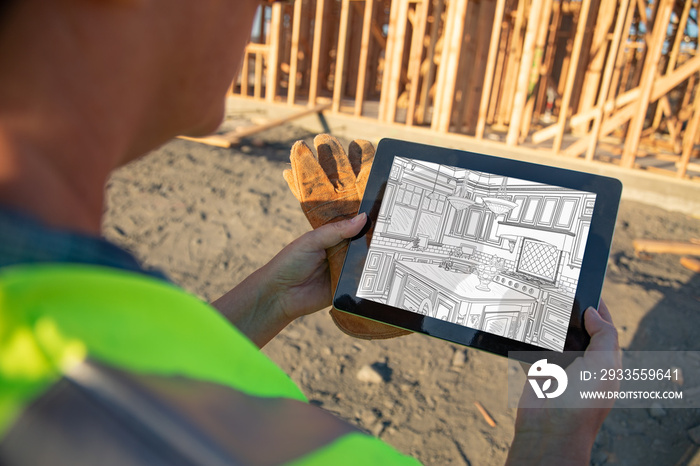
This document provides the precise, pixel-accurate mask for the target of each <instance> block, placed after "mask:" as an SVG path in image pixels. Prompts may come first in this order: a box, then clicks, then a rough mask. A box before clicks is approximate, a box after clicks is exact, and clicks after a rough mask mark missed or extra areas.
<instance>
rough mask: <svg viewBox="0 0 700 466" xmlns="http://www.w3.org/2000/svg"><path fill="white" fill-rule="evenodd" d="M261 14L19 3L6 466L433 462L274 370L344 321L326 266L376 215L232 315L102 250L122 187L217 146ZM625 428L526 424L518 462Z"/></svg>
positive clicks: (307, 241)
mask: <svg viewBox="0 0 700 466" xmlns="http://www.w3.org/2000/svg"><path fill="white" fill-rule="evenodd" d="M258 5H259V2H256V1H254V0H51V1H47V0H5V1H3V2H2V3H0V464H28V465H37V464H49V463H50V464H71V465H75V464H97V463H99V464H108V465H109V464H115V465H116V464H119V465H121V464H149V465H150V464H169V465H170V464H280V463H291V464H351V463H352V464H356V463H360V462H362V463H366V464H380V463H381V464H413V463H415V460H413V459H411V458H408V457H405V456H403V455H401V454H399V453H398V452H396V451H395V450H393V449H392V448H390V447H388V446H387V445H385V444H383V443H382V442H381V441H379V440H377V439H374V438H372V437H370V436H367V435H365V434H363V433H361V432H359V431H358V430H357V429H355V428H353V427H352V426H350V425H348V424H346V423H344V422H342V421H340V420H338V419H336V418H334V417H333V416H331V415H329V414H328V413H325V412H323V411H322V410H320V409H318V408H316V407H314V406H311V405H309V404H307V403H306V402H305V401H306V400H305V397H304V395H303V394H302V393H301V392H300V390H299V389H298V388H297V387H296V386H295V385H294V384H293V383H292V382H291V380H290V379H289V378H288V377H287V376H286V375H285V374H284V373H283V372H282V371H281V370H280V369H278V368H277V367H276V366H275V365H274V364H273V363H272V362H271V361H270V360H268V359H267V358H266V357H265V356H264V355H263V354H262V353H260V352H259V351H258V348H259V347H261V346H263V345H264V344H265V343H266V342H267V341H269V340H270V339H271V338H273V337H274V336H275V335H276V334H277V333H278V332H279V331H280V330H281V329H282V328H284V327H285V326H286V325H287V324H288V323H289V322H291V321H292V320H294V319H296V318H297V317H300V316H302V315H306V314H309V313H312V312H315V311H316V310H318V309H320V308H323V307H325V306H327V305H328V304H329V303H330V298H331V278H330V274H329V260H328V259H327V258H326V250H329V251H330V252H329V255H330V257H331V259H330V262H331V263H335V262H337V261H338V260H340V261H342V254H335V255H332V253H333V252H337V251H338V250H340V249H342V245H343V244H344V241H345V240H346V239H347V238H350V237H353V236H354V235H356V234H357V233H358V232H359V231H360V230H361V229H362V227H363V225H364V223H365V220H366V218H365V217H364V215H360V216H358V217H354V216H353V215H349V214H348V212H347V211H345V210H343V209H341V210H340V211H342V213H343V215H342V216H341V217H348V218H344V219H343V220H341V221H337V220H338V219H339V218H341V217H338V218H324V224H322V225H319V226H318V228H316V229H315V230H313V231H310V232H309V233H306V234H305V235H303V236H301V237H300V238H298V239H297V240H296V241H294V242H293V243H291V244H290V245H289V246H287V247H286V248H285V249H283V250H282V251H281V252H280V253H279V254H278V255H277V256H276V257H275V258H274V259H272V261H270V262H269V263H268V264H266V265H265V266H263V267H262V268H261V269H259V270H258V271H256V272H255V273H253V274H252V275H251V276H250V277H248V278H247V279H246V280H244V281H243V282H242V283H241V284H240V285H238V286H237V287H235V288H234V289H233V290H231V291H230V292H229V293H227V294H225V295H224V296H223V297H221V298H220V299H219V300H217V301H216V302H214V303H213V305H208V304H205V303H203V302H201V301H200V300H198V299H197V298H195V297H193V296H191V295H189V294H187V293H186V292H184V291H183V290H181V289H179V288H178V287H176V286H174V285H173V284H171V283H169V282H167V281H166V280H165V279H164V278H163V277H162V276H161V275H160V274H158V273H157V272H148V271H145V270H144V269H142V268H141V266H140V265H139V264H138V262H137V261H136V260H135V259H134V258H133V257H132V256H131V255H130V254H129V253H127V252H126V251H124V250H122V249H120V248H118V247H117V246H115V245H112V244H110V243H109V242H107V241H105V240H104V239H102V238H100V224H101V216H102V212H103V202H104V186H105V182H106V180H107V178H108V176H109V174H110V173H111V172H112V171H113V170H114V169H115V168H117V167H120V166H122V165H124V164H126V163H128V162H129V161H132V160H134V159H136V158H138V157H139V156H141V155H142V154H144V153H146V152H148V151H149V150H152V149H154V148H156V147H158V146H159V145H161V144H163V143H165V142H166V141H168V140H169V139H171V138H172V137H174V136H175V135H178V134H187V135H191V136H199V135H205V134H207V133H210V132H212V131H213V130H214V129H216V127H217V126H218V124H219V123H220V121H221V118H222V115H223V112H224V95H225V92H226V89H227V87H228V85H229V83H230V81H231V78H232V76H233V75H234V73H235V71H236V66H237V65H238V64H239V63H240V62H241V59H242V54H243V50H244V46H245V43H246V41H247V39H248V35H249V31H250V30H251V25H252V22H253V18H254V15H255V11H256V9H257V7H258ZM350 152H351V154H348V155H346V154H345V153H344V152H343V153H341V152H340V151H339V150H337V149H334V150H331V154H332V156H333V157H344V156H345V157H352V156H353V155H352V151H350ZM364 153H365V152H362V151H360V152H357V153H356V154H360V160H359V163H361V164H362V163H367V162H368V161H367V160H363V159H362V154H364ZM350 162H351V163H355V164H356V163H358V160H354V161H353V160H350ZM370 163H371V161H370ZM293 175H294V177H297V178H299V177H300V178H302V179H304V177H307V176H310V175H309V174H308V173H306V172H304V170H301V171H297V172H296V173H294V174H293ZM285 176H286V177H287V180H288V181H290V180H291V179H292V178H291V177H289V176H287V175H285ZM330 202H331V203H332V204H333V205H336V206H342V200H341V199H331V200H330ZM330 268H333V265H331V267H330ZM585 318H586V322H587V328H588V331H589V332H590V333H591V335H592V341H591V348H592V349H599V350H608V349H612V350H614V349H615V348H617V334H616V332H615V329H614V327H613V325H612V324H611V323H610V316H609V313H607V311H606V310H605V309H603V308H601V311H600V313H598V312H597V311H595V310H593V309H589V310H588V311H587V312H586V315H585ZM352 325H353V324H352V323H351V324H348V325H346V328H347V327H348V326H349V327H352ZM350 330H352V328H350ZM374 331H377V330H376V329H370V330H369V332H370V333H371V332H374ZM378 331H381V329H380V330H378ZM606 414H607V411H606V410H586V412H584V413H575V414H567V413H561V414H560V415H557V416H550V415H544V414H542V412H540V411H539V410H529V411H526V410H521V412H520V413H519V415H518V420H517V421H516V436H515V439H514V442H513V448H512V449H511V458H512V459H513V461H514V462H516V461H517V464H523V463H528V462H530V463H533V464H534V463H536V462H542V461H548V460H551V461H556V463H557V464H563V463H565V460H566V461H569V462H570V463H571V464H574V463H578V464H584V463H587V461H588V457H589V455H590V449H591V446H592V443H593V439H594V437H595V434H596V432H597V431H598V429H599V428H600V425H601V423H602V421H603V419H604V418H605V415H606ZM468 434H469V433H465V435H468ZM514 464H515V463H514Z"/></svg>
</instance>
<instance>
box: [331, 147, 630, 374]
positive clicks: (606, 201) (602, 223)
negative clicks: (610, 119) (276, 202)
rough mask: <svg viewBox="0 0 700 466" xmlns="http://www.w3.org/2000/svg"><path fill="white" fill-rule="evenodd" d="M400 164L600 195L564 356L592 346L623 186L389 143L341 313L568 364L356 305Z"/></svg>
mask: <svg viewBox="0 0 700 466" xmlns="http://www.w3.org/2000/svg"><path fill="white" fill-rule="evenodd" d="M395 156H398V157H406V158H413V159H418V160H424V161H427V162H432V163H438V164H443V165H449V166H453V167H459V168H466V169H470V170H476V171H481V172H486V173H492V174H494V175H503V176H512V177H516V178H519V179H524V180H530V181H535V182H539V183H544V184H548V185H554V186H560V187H565V188H571V189H576V190H580V191H587V192H591V193H595V194H596V196H597V197H596V202H595V205H594V210H593V215H592V218H591V225H590V230H589V235H588V241H587V243H586V249H585V253H584V258H583V263H582V265H581V272H580V275H579V282H578V287H577V289H576V295H575V298H574V305H573V308H572V310H571V319H570V321H569V328H568V332H567V336H566V342H565V344H564V353H569V354H571V353H570V352H580V351H582V350H584V349H585V348H586V347H587V346H588V342H589V336H588V333H587V332H586V331H585V329H584V323H583V312H584V310H585V309H587V308H588V306H594V307H596V308H597V307H598V305H599V300H600V294H601V291H602V288H603V281H604V279H605V272H606V269H607V263H608V256H609V252H610V246H611V243H612V237H613V231H614V228H615V220H616V217H617V211H618V206H619V202H620V195H621V192H622V184H621V183H620V181H619V180H617V179H615V178H609V177H604V176H600V175H594V174H590V173H584V172H578V171H572V170H566V169H561V168H555V167H550V166H546V165H539V164H534V163H529V162H522V161H518V160H512V159H506V158H500V157H494V156H490V155H484V154H478V153H473V152H466V151H461V150H456V149H446V148H441V147H435V146H429V145H424V144H417V143H412V142H407V141H400V140H395V139H382V140H381V141H380V142H379V145H378V146H377V153H376V155H375V159H374V164H373V166H372V171H371V174H370V176H369V180H368V183H367V187H366V189H365V194H364V198H363V200H362V204H361V206H360V212H365V213H367V215H368V218H369V221H368V225H370V227H369V228H367V229H366V230H365V231H366V232H365V233H364V234H362V235H360V236H359V237H357V238H353V241H351V243H350V246H349V248H348V253H347V256H346V258H345V263H344V266H343V270H342V273H341V276H340V280H339V282H338V287H337V289H336V293H335V296H334V298H333V305H334V307H335V308H337V309H339V310H341V311H345V312H349V313H351V314H356V315H359V316H362V317H366V318H369V319H372V320H375V321H379V322H383V323H387V324H390V325H393V326H396V327H401V328H404V329H408V330H411V331H414V332H418V333H423V334H426V335H429V336H433V337H437V338H441V339H444V340H448V341H452V342H454V343H459V344H462V345H466V346H470V347H473V348H478V349H480V350H484V351H489V352H491V353H495V354H499V355H502V356H508V352H509V351H532V352H538V353H539V354H540V356H539V358H541V354H542V352H548V353H551V357H552V359H553V360H565V359H568V358H567V357H566V355H565V354H563V353H559V352H556V351H553V350H547V349H545V348H542V347H539V346H535V345H531V344H528V343H523V342H519V341H516V340H512V339H509V338H506V337H501V336H498V335H494V334H490V333H487V332H484V331H481V330H475V329H471V328H469V327H465V326H462V325H459V324H455V323H451V322H447V321H443V320H440V319H436V318H433V317H429V316H424V315H421V314H417V313H413V312H410V311H406V310H403V309H399V308H396V307H393V306H389V305H386V304H381V303H378V302H375V301H370V300H368V299H364V298H359V297H357V295H356V293H357V290H358V287H359V281H360V277H361V275H362V271H363V268H364V263H365V259H366V257H367V253H368V249H369V244H368V243H369V241H367V240H366V236H367V235H371V234H372V232H373V230H374V229H373V228H372V227H371V225H374V223H375V222H376V220H377V216H378V214H379V209H380V206H381V203H382V200H383V195H384V190H385V189H386V185H387V180H388V179H389V173H390V171H391V166H392V163H393V160H394V157H395ZM530 362H533V361H530Z"/></svg>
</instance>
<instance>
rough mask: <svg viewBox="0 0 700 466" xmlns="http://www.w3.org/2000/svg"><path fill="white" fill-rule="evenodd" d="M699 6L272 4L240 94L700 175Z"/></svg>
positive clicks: (681, 0) (670, 1)
mask: <svg viewBox="0 0 700 466" xmlns="http://www.w3.org/2000/svg"><path fill="white" fill-rule="evenodd" d="M696 18H697V0H619V1H618V0H294V1H293V2H292V3H290V4H273V5H267V6H261V7H260V10H259V15H258V18H257V20H256V25H255V27H254V28H253V31H252V34H251V42H250V44H249V45H248V47H247V50H246V56H245V58H244V61H243V64H242V67H241V73H240V75H239V76H238V77H237V79H236V80H235V81H234V83H233V85H232V93H233V94H236V95H240V96H243V97H250V98H254V99H260V100H263V99H264V100H267V101H269V102H275V101H277V102H286V103H287V104H289V105H304V106H309V107H315V106H316V105H318V104H319V103H331V111H333V112H339V113H344V114H349V115H353V116H355V117H358V118H370V119H375V120H378V121H382V122H386V123H394V124H404V125H407V126H412V125H416V126H425V127H429V128H430V129H432V130H433V131H436V132H451V133H460V134H465V135H470V136H474V137H476V138H478V139H481V138H484V137H488V138H489V139H492V140H497V141H501V142H502V143H504V144H507V145H510V146H516V145H520V144H526V145H529V146H534V147H537V148H540V149H542V150H545V151H550V152H552V153H553V154H558V155H560V156H562V157H582V158H584V159H585V160H602V161H605V162H610V163H615V164H618V165H621V166H623V167H628V168H643V169H646V170H650V171H657V172H660V173H665V174H669V175H672V176H676V177H680V178H690V179H700V163H698V160H697V156H698V152H697V151H696V144H697V143H698V139H700V93H699V92H697V90H698V81H699V79H700V76H699V75H698V73H699V72H700V55H698V54H697V46H698V38H697V29H698V28H697V24H695V23H696V21H697V20H696Z"/></svg>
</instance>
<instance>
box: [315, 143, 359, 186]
mask: <svg viewBox="0 0 700 466" xmlns="http://www.w3.org/2000/svg"><path fill="white" fill-rule="evenodd" d="M314 146H316V152H317V153H318V163H319V164H320V165H321V167H322V168H323V171H324V172H325V173H326V176H328V179H329V180H330V182H331V183H332V184H333V186H335V188H336V191H345V190H346V189H350V188H353V189H354V187H355V173H353V171H352V165H351V164H350V160H349V159H348V156H347V154H345V149H343V146H342V145H340V142H339V141H338V140H337V139H336V138H334V137H333V136H331V135H328V134H319V135H318V136H316V137H315V138H314Z"/></svg>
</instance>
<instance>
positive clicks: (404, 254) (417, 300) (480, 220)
mask: <svg viewBox="0 0 700 466" xmlns="http://www.w3.org/2000/svg"><path fill="white" fill-rule="evenodd" d="M594 204H595V194H593V193H589V192H584V191H578V190H574V189H568V188H562V187H559V186H550V185H545V184H541V183H535V182H532V181H526V180H521V179H517V178H513V177H505V176H501V175H496V174H490V173H484V172H477V171H472V170H465V169H463V168H457V167H450V166H447V165H439V164H435V163H429V162H425V161H421V160H417V159H411V158H404V157H395V158H394V162H393V165H392V168H391V174H390V176H389V180H388V182H387V185H386V189H385V191H384V198H383V201H382V205H381V208H380V211H379V216H378V219H377V222H376V225H375V228H374V232H373V236H372V241H371V244H370V247H369V252H368V254H367V258H366V261H365V264H364V268H363V273H362V277H361V279H360V286H359V289H358V291H357V295H358V296H359V297H363V298H365V299H369V300H372V301H376V302H380V303H384V304H388V305H391V306H394V307H398V308H401V309H405V310H408V311H412V312H416V313H419V314H424V315H427V316H430V317H434V318H437V319H442V320H447V321H449V322H452V323H455V324H459V325H463V326H465V327H470V328H473V329H479V330H483V331H485V332H488V333H492V334H496V335H500V336H503V337H506V338H511V339H513V340H518V341H522V342H526V343H530V344H532V345H535V346H539V347H543V348H548V349H552V350H556V351H563V348H564V342H565V340H566V333H567V329H568V326H569V317H570V313H571V309H572V306H573V301H574V296H575V294H576V288H577V285H578V279H579V274H580V271H581V264H582V261H583V254H584V251H585V247H586V240H587V238H588V231H589V228H590V224H591V218H592V215H593V207H594Z"/></svg>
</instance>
